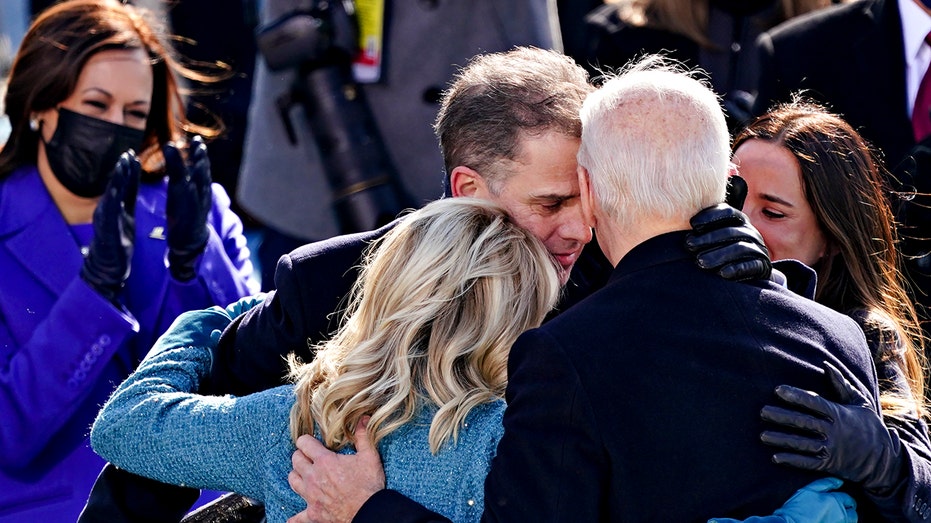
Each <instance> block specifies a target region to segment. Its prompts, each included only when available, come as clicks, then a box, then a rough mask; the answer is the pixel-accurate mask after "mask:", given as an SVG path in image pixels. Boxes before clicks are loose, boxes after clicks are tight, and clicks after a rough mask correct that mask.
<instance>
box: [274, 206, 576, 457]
mask: <svg viewBox="0 0 931 523" xmlns="http://www.w3.org/2000/svg"><path fill="white" fill-rule="evenodd" d="M558 295H559V281H558V278H557V272H556V267H555V263H554V261H553V259H552V257H551V256H550V254H549V253H548V252H547V251H546V249H545V248H544V247H543V245H542V243H541V242H540V241H539V240H537V239H536V238H535V237H534V236H533V235H532V234H530V233H529V232H527V231H525V230H523V229H521V228H520V227H518V226H517V225H515V224H514V223H513V222H512V221H511V220H510V219H509V218H508V217H507V215H506V214H505V212H504V210H503V209H502V208H500V207H498V206H497V205H495V204H493V203H491V202H488V201H485V200H478V199H474V198H448V199H443V200H438V201H436V202H433V203H430V204H429V205H427V206H425V207H424V208H422V209H420V210H418V211H415V212H413V213H411V214H410V215H408V216H406V217H405V218H404V219H403V220H402V221H401V222H400V223H399V224H398V225H397V226H396V227H395V228H394V229H392V230H391V232H390V233H388V234H387V235H386V236H384V237H383V238H381V239H380V240H379V241H378V242H376V243H375V244H373V245H372V247H371V248H370V249H369V251H368V252H367V254H366V257H365V260H364V262H363V266H362V271H361V274H360V277H359V279H358V280H357V281H356V284H355V286H354V287H353V290H352V293H351V295H350V296H351V297H350V302H349V306H348V310H347V312H346V314H345V320H344V322H343V324H342V325H341V326H340V328H339V329H338V331H337V332H336V334H335V336H334V337H333V338H332V339H331V340H330V341H327V342H325V343H322V344H320V345H319V346H318V347H317V355H316V358H315V359H314V361H313V362H312V363H308V364H300V363H298V362H297V361H295V360H292V362H291V363H292V372H291V376H292V379H293V380H294V381H295V382H296V387H295V389H296V390H295V393H296V401H295V403H294V406H293V407H292V409H291V435H292V438H294V439H295V440H296V439H297V437H298V436H300V435H301V434H313V433H314V428H315V426H316V428H317V429H318V430H319V433H320V435H321V436H322V440H323V442H324V444H326V445H327V446H328V447H329V448H333V449H339V448H342V447H345V446H346V445H347V444H349V443H351V437H352V434H353V430H354V428H355V426H356V424H357V422H358V421H359V419H361V418H362V417H363V416H366V415H370V416H371V420H370V421H369V423H368V433H369V436H370V438H371V440H372V443H373V444H377V443H378V442H379V441H380V440H381V439H382V438H384V437H385V436H386V435H388V434H389V433H391V432H392V431H394V430H396V429H397V428H399V427H400V426H401V425H403V424H405V423H407V422H408V421H410V420H411V419H412V418H413V417H414V416H415V415H416V414H417V411H418V409H420V408H421V407H423V406H425V405H433V406H436V407H437V409H438V410H437V412H436V414H435V416H434V417H433V422H432V424H431V426H430V433H429V440H430V450H431V451H432V452H433V453H436V452H438V451H439V449H440V448H441V446H442V445H443V444H444V443H445V442H447V441H448V440H450V439H452V440H453V441H455V439H456V437H457V435H458V431H459V428H460V427H461V426H462V423H463V421H464V420H465V417H466V415H467V414H468V413H469V411H470V410H471V409H472V408H473V407H475V406H477V405H480V404H482V403H486V402H490V401H493V400H495V399H498V398H501V397H503V394H504V388H505V385H506V383H507V357H508V352H509V350H510V347H511V345H512V344H513V343H514V341H515V340H516V339H517V337H518V336H519V335H520V334H521V333H522V332H523V331H525V330H527V329H529V328H533V327H536V326H538V325H539V324H540V323H541V322H542V321H543V318H544V316H545V315H546V313H547V312H549V310H550V309H551V308H552V307H553V305H554V304H555V302H556V299H557V298H558Z"/></svg>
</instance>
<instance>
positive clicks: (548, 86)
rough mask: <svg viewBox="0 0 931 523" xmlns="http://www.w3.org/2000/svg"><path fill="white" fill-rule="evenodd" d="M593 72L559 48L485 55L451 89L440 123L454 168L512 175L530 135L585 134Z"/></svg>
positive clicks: (496, 178) (497, 177)
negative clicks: (510, 165)
mask: <svg viewBox="0 0 931 523" xmlns="http://www.w3.org/2000/svg"><path fill="white" fill-rule="evenodd" d="M591 90H592V87H591V85H590V84H589V79H588V73H587V72H586V71H585V69H583V68H582V67H581V66H579V65H578V64H576V63H575V62H574V61H573V60H572V59H571V58H569V57H568V56H566V55H563V54H561V53H558V52H555V51H548V50H544V49H537V48H533V47H516V48H514V49H512V50H511V51H507V52H501V53H491V54H484V55H478V56H476V57H474V58H472V60H471V61H470V62H469V63H468V65H466V66H465V67H464V68H463V69H462V70H461V71H460V72H459V74H458V75H457V76H456V79H455V80H454V82H453V83H452V85H451V86H450V88H449V89H448V90H447V91H446V93H445V96H444V97H443V103H442V105H441V107H440V111H439V114H438V115H437V119H436V123H435V125H434V128H435V130H436V134H437V137H438V138H439V140H440V148H441V150H442V152H443V158H444V162H445V164H446V172H447V173H450V172H452V170H453V168H455V167H458V166H465V167H469V168H471V169H473V170H475V171H477V172H478V173H480V174H481V175H482V176H483V177H485V178H486V179H487V180H488V181H489V182H490V183H492V184H494V183H496V182H500V181H501V180H502V179H504V178H505V177H506V176H507V172H505V169H501V168H500V167H499V165H498V164H499V162H501V160H515V159H516V158H517V157H518V156H519V154H520V150H519V146H520V139H521V138H522V136H524V135H525V134H528V135H540V134H543V133H547V132H554V131H555V132H558V133H561V134H565V135H567V136H572V137H579V136H581V133H582V125H581V122H580V121H579V110H580V109H581V108H582V102H583V101H584V100H585V97H586V96H587V95H588V93H589V92H591Z"/></svg>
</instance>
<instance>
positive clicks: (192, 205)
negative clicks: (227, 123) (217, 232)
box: [162, 136, 212, 281]
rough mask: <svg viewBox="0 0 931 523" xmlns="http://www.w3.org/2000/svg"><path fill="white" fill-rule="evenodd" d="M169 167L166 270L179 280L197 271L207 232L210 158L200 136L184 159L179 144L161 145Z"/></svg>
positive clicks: (166, 205)
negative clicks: (196, 266)
mask: <svg viewBox="0 0 931 523" xmlns="http://www.w3.org/2000/svg"><path fill="white" fill-rule="evenodd" d="M162 152H163V153H164V155H165V169H166V170H167V171H168V202H167V203H166V204H165V215H166V218H167V222H168V223H167V225H168V227H167V236H168V270H169V271H170V272H171V276H172V277H173V278H175V279H176V280H179V281H189V280H191V279H193V278H194V276H195V274H196V270H195V265H196V263H197V257H198V256H200V254H201V253H202V252H204V247H206V246H207V239H208V238H209V237H210V232H209V230H208V229H207V216H208V214H209V213H210V206H211V204H212V197H211V189H210V160H209V159H208V158H207V146H206V145H205V144H204V140H203V139H202V138H201V137H200V136H195V137H194V138H193V139H192V140H191V144H190V146H189V149H188V155H187V162H185V161H184V159H183V158H182V157H181V152H180V151H179V150H178V148H177V147H176V146H175V145H174V144H172V143H168V144H166V145H165V146H164V147H163V148H162Z"/></svg>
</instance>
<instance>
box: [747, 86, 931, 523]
mask: <svg viewBox="0 0 931 523" xmlns="http://www.w3.org/2000/svg"><path fill="white" fill-rule="evenodd" d="M733 147H734V159H733V161H734V163H735V164H736V165H737V168H738V170H739V172H740V175H741V176H742V177H743V178H744V180H746V182H747V187H748V191H747V199H746V202H745V203H744V208H743V210H744V212H746V213H747V216H748V217H749V218H750V222H751V223H752V224H753V225H754V226H755V227H756V228H757V229H758V230H759V231H760V233H761V234H762V235H763V239H764V240H765V242H766V246H767V247H768V248H769V252H770V255H771V256H772V259H773V261H777V260H784V259H794V260H799V261H801V262H803V263H805V264H806V265H808V266H810V267H812V268H814V269H815V271H816V272H817V290H816V293H815V300H816V301H818V302H819V303H821V304H824V305H827V306H828V307H831V308H832V309H834V310H836V311H838V312H842V313H844V314H847V315H848V316H850V317H852V318H853V319H854V320H856V321H857V323H858V324H860V326H861V327H862V328H863V331H864V332H865V333H866V337H867V341H868V342H869V345H870V349H871V350H872V353H873V359H874V362H875V364H876V369H877V377H878V378H879V387H880V400H881V403H882V412H883V418H880V417H879V416H877V415H876V414H875V413H874V412H873V411H872V410H871V409H864V408H861V404H860V403H859V402H857V403H853V404H850V405H847V404H843V403H846V402H847V401H852V400H855V399H857V396H856V394H852V393H848V391H847V390H846V386H845V385H844V384H843V382H842V380H838V383H835V386H838V387H839V389H840V390H838V391H837V396H836V397H834V398H833V399H839V398H842V399H843V400H842V401H843V403H842V404H836V403H833V402H831V401H828V399H824V398H818V400H817V401H815V400H812V399H811V398H812V397H813V396H815V395H814V394H813V393H804V392H801V391H799V390H798V389H792V388H789V389H788V390H787V389H785V388H781V389H777V394H778V396H779V397H781V398H782V399H784V400H786V401H788V402H789V405H790V410H785V404H782V405H780V406H779V407H767V409H765V410H764V419H768V420H770V421H774V422H777V423H780V424H781V426H779V427H777V429H778V430H777V431H775V432H767V433H764V442H766V443H769V444H773V445H776V446H777V447H779V448H778V449H777V451H776V452H778V453H779V454H777V456H776V458H777V462H784V463H790V464H791V463H796V464H798V465H801V466H803V467H804V468H810V469H813V470H816V471H819V472H823V473H826V474H829V475H832V476H836V477H840V478H843V479H845V480H848V481H853V482H856V483H859V484H860V485H861V487H862V488H863V491H864V492H865V494H866V495H867V496H868V497H869V499H870V500H871V501H872V502H874V503H875V504H876V506H877V507H879V510H880V513H881V514H882V516H883V521H921V520H923V519H924V518H925V515H922V514H920V512H921V509H920V507H921V505H922V503H927V502H928V501H929V500H931V479H929V478H931V443H929V441H928V426H927V424H926V422H925V416H926V414H927V413H926V410H925V402H924V386H925V380H924V365H925V357H924V341H923V339H922V333H921V329H920V327H919V323H918V316H917V314H916V312H915V308H914V306H913V305H912V303H911V300H910V299H909V297H908V294H907V293H906V291H905V287H904V286H905V282H904V278H903V275H902V273H901V272H900V268H901V266H902V260H901V257H900V255H899V253H898V251H897V249H896V242H897V237H896V229H895V223H894V220H893V215H892V211H891V210H890V207H889V203H888V200H887V195H886V192H887V190H888V187H887V183H886V180H885V179H884V178H883V177H882V176H881V174H880V171H881V169H882V166H881V164H880V163H878V162H877V161H875V160H874V158H873V154H872V152H871V151H870V149H869V147H868V145H867V143H866V142H865V141H864V140H863V138H862V137H861V136H860V135H859V134H858V133H857V132H856V131H855V130H854V129H853V128H852V127H851V126H850V125H849V124H847V123H846V122H844V121H843V120H842V119H840V118H839V117H837V116H835V115H833V114H831V113H829V112H827V111H825V110H824V109H822V108H821V107H820V106H817V105H814V104H810V103H804V102H800V101H795V102H793V103H790V104H786V105H781V106H778V107H776V108H775V109H774V110H772V111H771V112H769V113H767V114H765V115H763V116H762V117H760V118H759V119H757V120H755V121H753V122H752V123H751V124H750V125H749V126H747V128H746V129H745V130H744V131H742V132H741V133H740V134H739V135H738V136H737V137H736V138H735V140H734V146H733ZM828 374H829V375H830V374H831V373H830V371H828ZM826 379H827V378H826ZM810 410H811V411H813V412H819V413H820V414H821V415H822V416H821V418H820V419H819V418H817V417H815V416H812V414H811V412H810ZM825 420H827V421H825ZM884 421H885V424H884ZM887 425H888V428H887ZM813 427H816V428H817V429H813ZM787 428H788V429H789V432H793V433H797V431H798V430H802V431H803V432H804V431H813V432H814V434H812V439H811V440H808V439H800V438H799V437H798V436H794V437H793V436H786V435H784V434H786V433H785V432H781V431H785V430H786V429H787ZM814 449H826V450H822V451H821V452H815V451H814ZM786 453H789V454H788V455H787V454H786ZM916 500H917V501H916Z"/></svg>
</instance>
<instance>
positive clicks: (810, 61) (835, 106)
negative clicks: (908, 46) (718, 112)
mask: <svg viewBox="0 0 931 523" xmlns="http://www.w3.org/2000/svg"><path fill="white" fill-rule="evenodd" d="M906 1H912V0H906ZM757 46H758V48H759V52H760V63H761V67H760V71H761V74H760V79H759V84H758V92H757V98H756V103H755V108H754V112H755V113H757V114H762V113H763V112H765V111H766V110H767V109H769V108H770V107H771V105H772V104H773V103H775V102H787V101H789V99H790V93H793V92H796V91H799V90H802V89H804V90H806V93H805V94H806V95H808V96H809V97H811V98H814V99H815V100H817V101H820V102H822V103H825V104H827V105H828V107H829V108H830V109H832V110H833V111H834V112H836V113H839V114H840V115H841V116H842V117H843V118H844V119H845V120H847V122H848V123H850V124H851V125H852V126H853V127H854V128H856V129H857V130H858V131H860V133H861V134H862V135H863V136H864V137H865V138H866V139H868V140H869V141H870V142H872V143H873V145H875V146H877V147H879V148H880V149H881V150H882V152H883V153H884V155H885V158H886V164H887V167H888V168H889V169H892V168H894V167H896V165H898V163H899V162H901V161H902V159H903V158H905V156H906V155H907V153H908V151H909V150H910V149H911V148H912V147H913V146H914V145H915V138H914V136H913V134H912V124H911V118H910V116H909V113H908V102H907V100H906V96H907V94H906V88H905V48H904V44H903V43H902V23H901V20H900V16H899V7H898V4H897V3H896V0H862V1H859V2H853V3H849V4H842V5H838V6H833V7H828V8H826V9H822V10H819V11H815V12H813V13H810V14H808V15H803V16H800V17H797V18H794V19H792V20H789V21H788V22H786V23H784V24H782V25H779V26H778V27H776V28H775V29H773V30H771V31H769V32H767V33H764V34H763V35H761V36H760V38H759V40H758V41H757Z"/></svg>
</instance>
